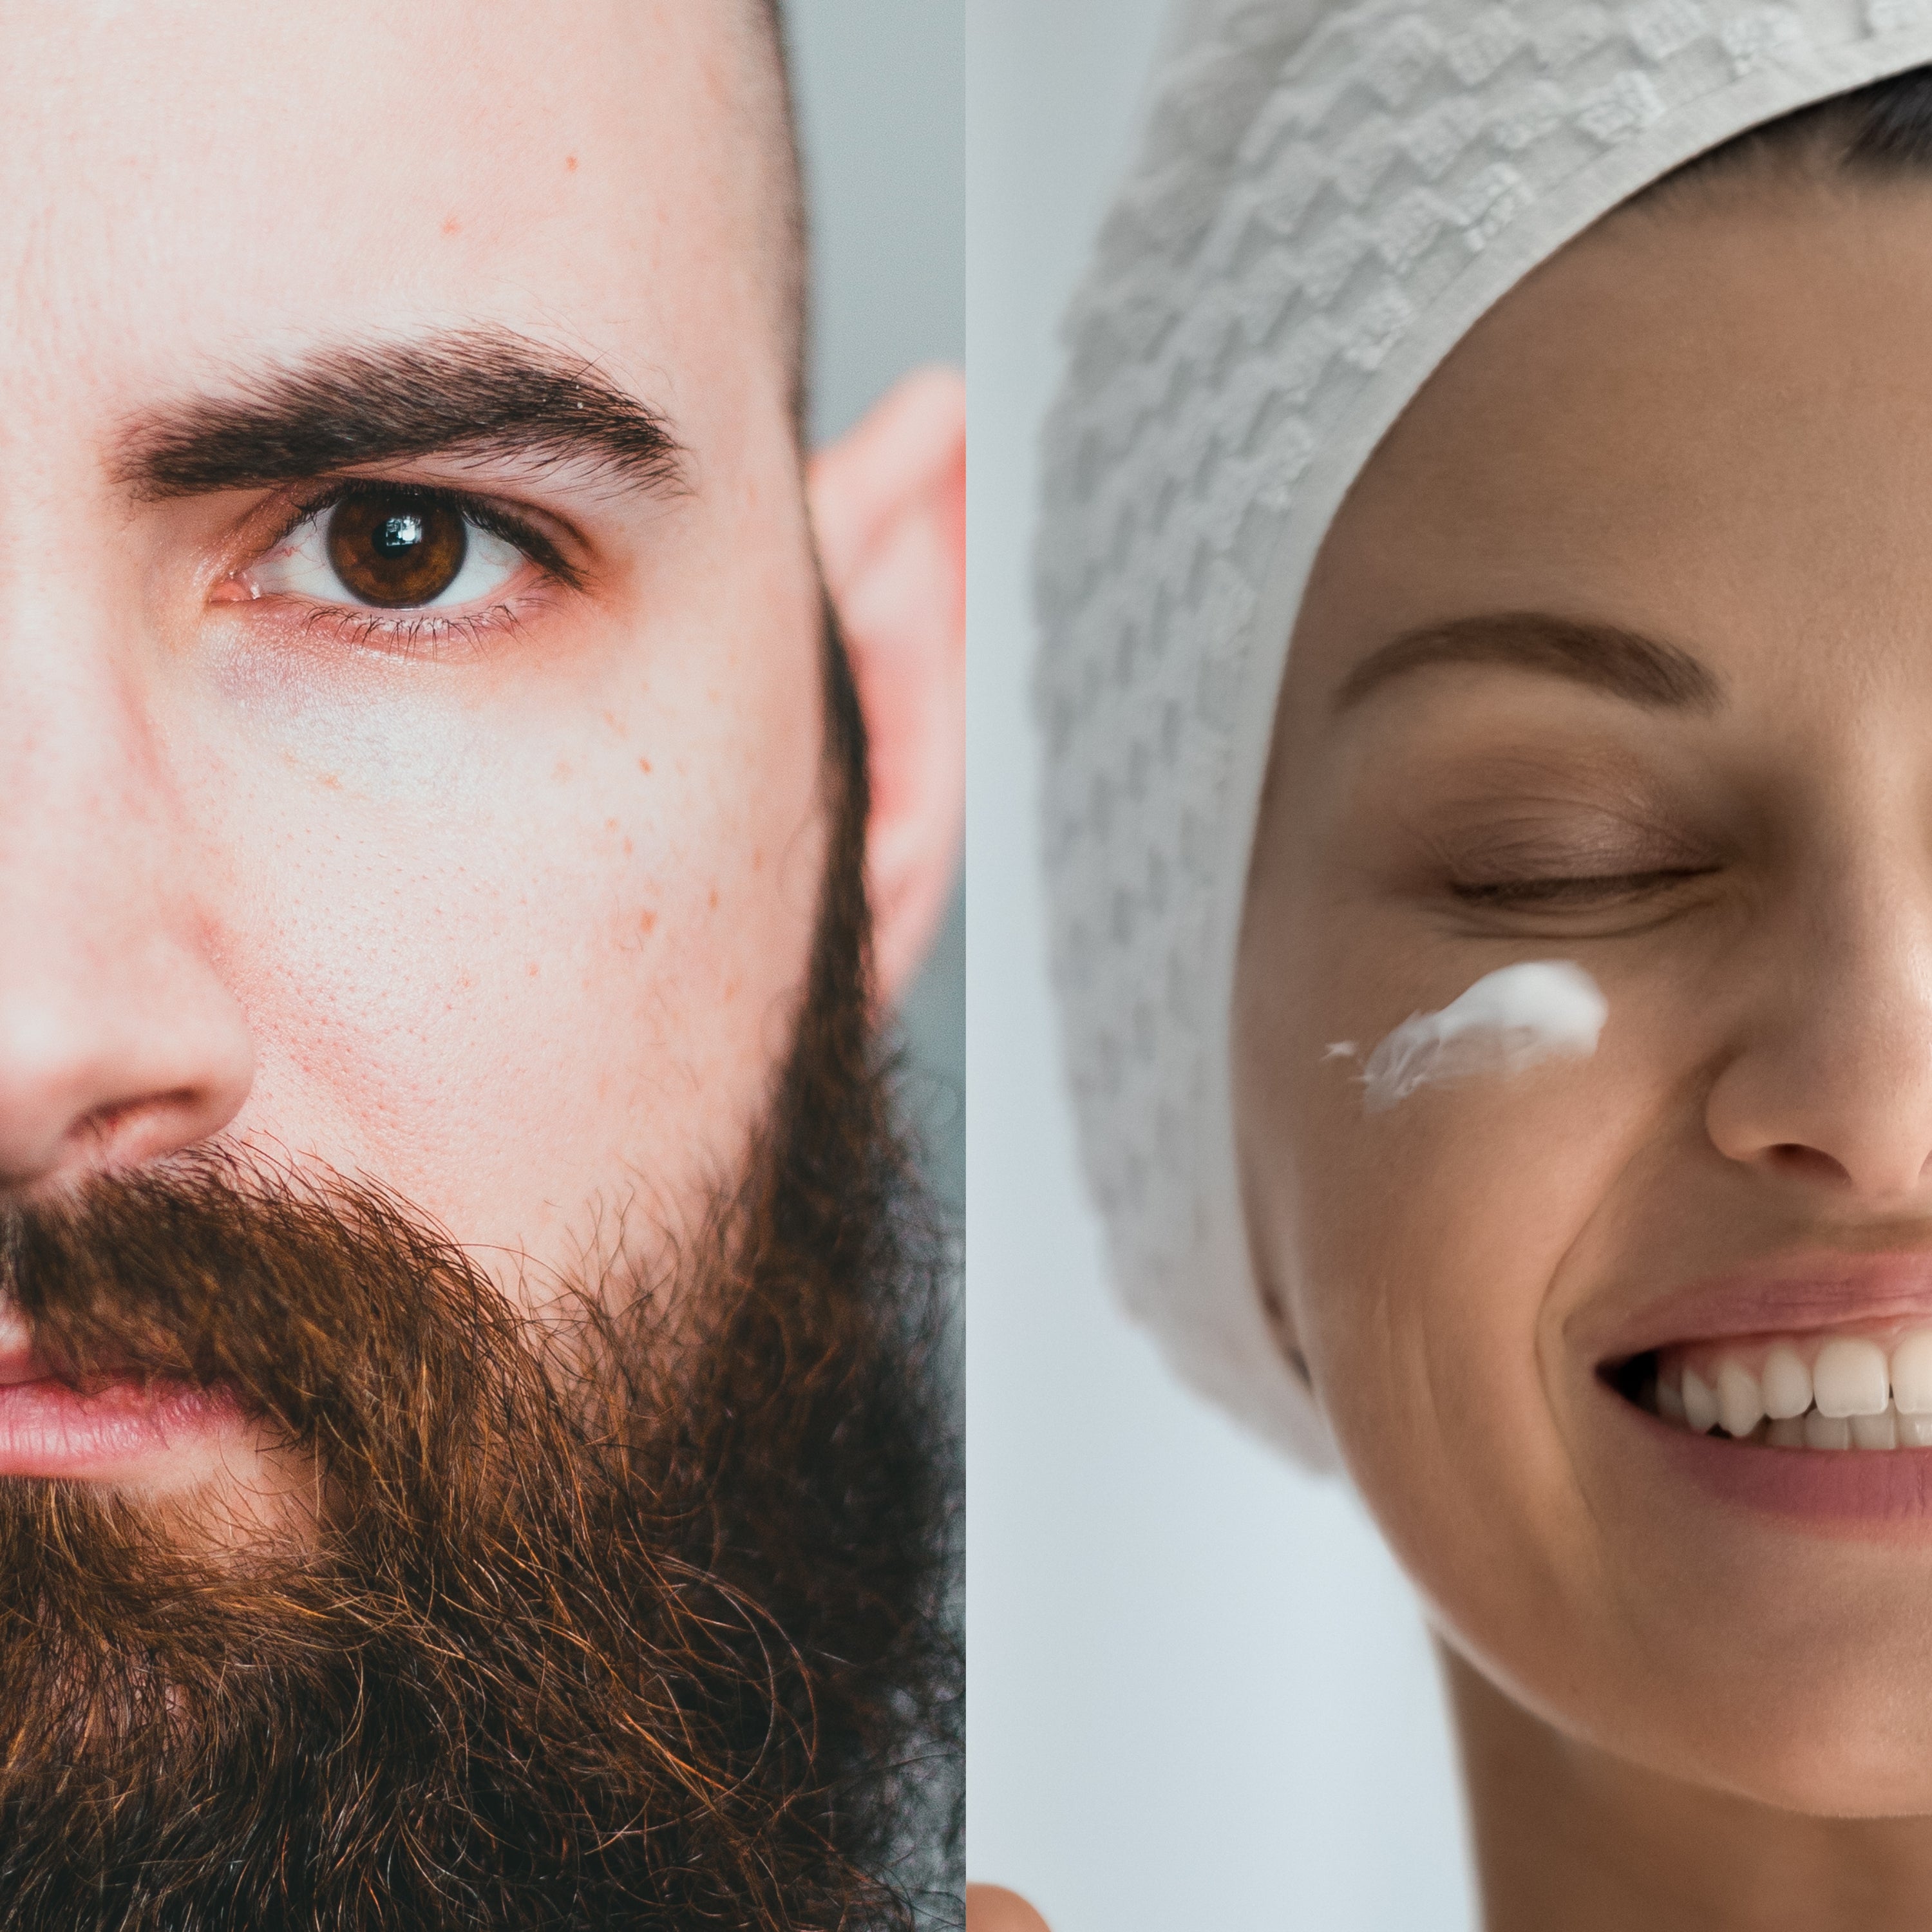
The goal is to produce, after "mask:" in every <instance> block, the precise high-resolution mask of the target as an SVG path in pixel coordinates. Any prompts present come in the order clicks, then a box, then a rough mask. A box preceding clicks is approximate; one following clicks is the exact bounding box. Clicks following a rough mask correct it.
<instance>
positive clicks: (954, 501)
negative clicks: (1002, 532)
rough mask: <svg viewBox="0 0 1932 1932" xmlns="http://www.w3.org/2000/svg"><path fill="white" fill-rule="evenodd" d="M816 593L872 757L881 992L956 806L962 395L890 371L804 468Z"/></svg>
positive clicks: (930, 885)
mask: <svg viewBox="0 0 1932 1932" xmlns="http://www.w3.org/2000/svg"><path fill="white" fill-rule="evenodd" d="M806 489H807V493H808V496H809V498H810V500H811V520H812V523H813V526H814V529H815V530H816V532H817V538H818V554H819V561H820V565H822V567H823V570H824V572H825V585H826V590H827V591H828V592H829V594H830V595H831V598H832V608H833V609H834V610H835V611H836V612H837V613H838V623H839V628H840V629H841V631H843V632H844V637H845V646H846V649H847V651H848V652H850V656H851V660H852V674H853V679H854V680H855V682H856V684H857V685H858V688H859V703H860V705H861V706H862V707H863V709H864V711H865V733H866V736H867V739H868V742H869V744H870V746H871V792H872V810H871V820H870V821H869V823H868V826H867V827H866V835H865V859H866V884H867V888H868V891H869V892H870V894H871V904H872V945H873V958H874V963H875V965H876V968H877V974H878V984H879V993H880V998H882V999H883V1000H885V1001H888V1002H890V1003H894V1004H895V1003H896V1002H897V1001H898V999H899V998H900V997H901V995H903V994H904V992H905V990H906V989H907V986H908V985H909V984H910V982H911V980H912V977H913V974H915V973H916V971H918V969H919V962H921V961H922V959H924V958H925V956H926V949H927V948H928V947H929V946H930V945H931V944H932V938H933V935H934V933H935V931H936V930H937V929H938V925H939V922H940V919H941V916H943V915H944V912H945V910H946V903H947V896H948V895H949V894H950V891H951V889H952V886H953V874H954V871H955V870H956V868H957V866H958V864H959V841H960V832H961V827H962V825H963V823H964V822H965V809H966V385H965V382H964V380H962V378H961V377H960V376H959V374H958V373H957V372H956V371H953V370H950V369H922V370H919V371H915V372H914V373H913V374H911V375H910V376H907V377H904V378H903V379H902V380H901V381H900V382H899V383H897V384H896V385H895V386H894V387H893V388H892V389H891V390H889V392H887V393H886V395H885V396H884V398H883V399H882V400H881V401H879V402H877V404H874V406H873V407H872V409H871V411H870V413H868V415H867V416H865V419H864V420H863V421H862V422H860V423H859V425H857V426H856V428H853V429H851V430H850V431H847V433H846V434H844V436H842V437H840V438H839V439H838V441H837V442H836V443H833V444H832V445H831V446H829V448H827V449H823V450H821V451H820V452H819V453H818V454H817V455H816V456H814V458H812V460H811V467H810V469H809V470H808V472H807V478H806Z"/></svg>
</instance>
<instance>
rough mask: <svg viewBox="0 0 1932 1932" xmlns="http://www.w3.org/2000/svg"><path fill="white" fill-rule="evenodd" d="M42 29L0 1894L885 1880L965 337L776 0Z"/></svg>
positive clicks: (786, 1893) (939, 1584)
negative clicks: (846, 313)
mask: <svg viewBox="0 0 1932 1932" xmlns="http://www.w3.org/2000/svg"><path fill="white" fill-rule="evenodd" d="M5 44H6V46H7V52H8V56H9V57H8V58H7V61H6V62H5V65H4V67H0V101H4V127H5V133H4V134H0V190H4V191H0V260H4V263H5V267H4V272H0V343H4V345H5V354H4V356H0V455H4V463H0V475H4V478H5V483H4V487H0V770H4V772H5V774H6V779H7V783H6V788H5V816H4V821H3V822H4V824H5V835H4V836H0V1311H4V1320H0V1740H4V1748H0V1927H5V1928H24V1927H62V1928H68V1927H115V1928H117V1932H118V1929H119V1928H127V1932H132V1928H136V1927H139V1928H154V1932H160V1928H162V1927H195V1928H196V1929H197V1932H214V1928H225V1927H237V1928H239V1927H249V1928H254V1929H255V1932H259V1928H263V1927H281V1926H290V1927H293V1926H302V1927H330V1928H339V1927H340V1928H346V1927H411V1928H422V1927H437V1926H442V1925H449V1926H456V1925H461V1926H465V1927H475V1926H486V1925H487V1926H499V1925H502V1926H518V1927H522V1926H532V1927H534V1926H545V1927H564V1926H582V1927H592V1926H597V1927H607V1926H615V1925H619V1924H627V1925H628V1924H652V1925H662V1926H676V1927H686V1926H692V1927H695V1926H702V1925H709V1924H718V1925H730V1926H733V1927H739V1926H757V1927H790V1926H814V1927H819V1926H831V1925H834V1924H836V1925H839V1926H862V1925H871V1924H900V1923H903V1922H905V1921H906V1920H907V1918H909V1916H910V1913H911V1912H912V1910H913V1903H912V1900H911V1897H910V1894H911V1893H912V1892H913V1891H914V1890H915V1889H916V1887H917V1886H918V1885H919V1884H921V1883H922V1882H929V1880H930V1876H931V1874H932V1873H933V1872H934V1871H935V1870H941V1871H943V1870H944V1856H943V1854H944V1846H941V1847H940V1851H941V1858H940V1859H939V1861H938V1863H937V1864H935V1861H934V1859H933V1858H932V1855H931V1854H932V1852H933V1849H934V1846H933V1840H934V1838H935V1835H941V1836H943V1835H944V1834H943V1831H942V1830H941V1827H940V1826H935V1823H934V1820H933V1817H932V1806H931V1803H930V1798H931V1793H932V1789H933V1787H935V1784H937V1785H938V1787H941V1788H944V1787H946V1786H947V1784H948V1782H949V1779H950V1767H951V1765H952V1763H953V1760H955V1759H956V1749H957V1700H956V1676H957V1661H956V1654H955V1646H953V1643H952V1641H951V1640H950V1637H949V1635H948V1631H949V1630H950V1624H949V1622H948V1617H947V1602H948V1600H949V1592H950V1550H951V1545H952V1541H953V1535H952V1525H953V1497H954V1485H953V1475H952V1467H953V1459H952V1455H951V1451H950V1447H949V1444H950V1430H951V1424H950V1421H948V1417H949V1415H950V1403H949V1400H948V1394H949V1392H948V1391H947V1389H946V1388H944V1385H943V1368H942V1364H943V1362H944V1351H943V1349H941V1346H940V1318H939V1315H938V1301H937V1299H936V1295H937V1292H938V1282H939V1277H940V1268H939V1262H938V1253H939V1250H938V1244H937V1243H936V1242H935V1239H934V1238H933V1235H932V1224H931V1221H930V1217H929V1216H928V1215H927V1214H926V1211H925V1210H924V1208H923V1207H922V1202H921V1199H920V1196H919V1192H918V1189H917V1185H916V1180H915V1178H914V1176H913V1170H912V1169H911V1167H910V1164H909V1162H908V1159H907V1155H906V1154H905V1152H904V1149H903V1148H902V1145H901V1142H900V1140H899V1139H898V1136H897V1134H896V1132H895V1127H894V1124H893V1119H892V1108H891V1106H890V1104H889V1096H888V1094H887V1091H886V1086H885V1085H884V1080H885V1065H884V1055H883V1052H882V1047H881V1040H882V1029H881V1025H880V1018H881V1016H882V1014H883V1013H885V1012H886V1011H887V1010H889V1007H890V1004H891V1002H892V1000H893V998H895V995H897V993H898V992H899V991H900V990H901V989H902V988H903V986H904V984H905V983H906V981H907V979H908V977H909V976H910V974H911V972H912V971H913V968H914V967H915V965H916V962H917V961H918V959H919V956H920V955H921V953H922V951H923V950H924V947H925V945H926V941H927V940H928V938H929V936H930V935H931V932H932V929H933V926H934V925H935V921H936V918H937V916H938V912H939V910H940V908H941V905H942V904H943V902H944V898H945V895H946V892H947V884H948V880H949V878H950V873H951V870H952V866H953V856H954V849H955V847H956V842H957V836H958V826H959V809H960V802H961V796H960V793H961V766H962V756H963V747H962V743H961V736H962V732H961V719H962V704H963V693H962V655H961V653H962V645H961V616H962V568H963V566H962V502H963V496H962V490H963V468H964V443H963V437H964V431H963V408H962V401H961V398H960V395H959V389H958V386H957V385H956V383H954V382H953V380H951V379H950V378H946V377H926V378H922V379H917V380H913V381H912V382H910V383H909V384H908V385H907V386H903V387H902V388H901V389H900V390H898V391H897V392H895V393H894V395H892V396H891V397H889V398H887V399H886V401H885V402H884V403H883V404H881V405H880V407H879V408H878V410H877V411H875V412H874V415H873V416H871V418H870V419H868V421H867V422H865V423H864V424H862V425H860V427H859V428H858V429H857V430H856V431H854V432H853V434H851V435H850V437H847V439H846V440H845V441H844V443H842V444H841V445H840V446H838V447H836V448H835V449H832V450H831V451H829V452H826V453H825V454H823V455H821V456H820V458H817V460H815V461H814V463H813V464H812V465H811V466H809V468H808V469H807V468H806V467H805V466H804V465H802V463H801V460H800V456H799V440H798V425H799V421H800V419H801V408H802V398H801V384H800V381H799V368H800V364H801V353H802V352H801V345H802V313H801V311H802V295H801V290H802V235H801V223H800V220H799V213H798V208H799V197H798V188H797V180H796V171H795V166H794V163H793V149H792V142H791V139H790V122H789V115H788V109H787V101H786V94H785V82H784V68H783V62H782V55H781V50H780V44H779V41H778V34H777V28H776V22H775V20H774V18H773V17H772V13H771V12H770V10H769V7H768V5H766V4H764V0H520V4H519V5H517V6H516V7H493V8H477V7H469V6H465V5H461V4H460V0H434V4H430V5H423V6H419V7H410V8H397V7H386V6H383V7H379V6H375V5H364V4H362V0H345V4H343V5H336V6H332V7H329V8H327V9H326V10H315V9H311V8H306V7H256V6H248V5H243V4H242V0H206V3H205V4H202V5H197V6H196V7H193V8H181V7H161V6H160V5H148V4H145V0H136V4H133V5H115V6H113V7H109V6H107V5H97V4H95V0H86V4H82V5H74V6H63V7H43V6H24V5H11V6H9V7H7V9H6V13H5ZM868 740H869V755H868ZM868 903H869V907H870V911H869V913H868ZM942 1809H943V1808H942ZM941 1824H942V1825H943V1820H941Z"/></svg>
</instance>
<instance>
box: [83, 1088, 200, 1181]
mask: <svg viewBox="0 0 1932 1932" xmlns="http://www.w3.org/2000/svg"><path fill="white" fill-rule="evenodd" d="M207 1106H208V1096H207V1095H206V1094H202V1093H199V1092H197V1091H196V1090H195V1089H194V1088H191V1087H180V1088H175V1089H174V1090H173V1091H172V1092H169V1093H166V1094H145V1095H143V1096H142V1097H141V1098H140V1099H139V1100H121V1101H115V1102H113V1103H110V1104H108V1105H107V1106H100V1107H95V1108H94V1109H92V1110H91V1111H90V1112H88V1113H86V1114H84V1115H82V1116H81V1118H80V1119H79V1120H77V1121H74V1124H72V1125H71V1127H69V1128H68V1130H67V1133H66V1134H65V1136H64V1137H63V1138H64V1139H65V1143H66V1148H67V1150H68V1152H69V1153H70V1154H71V1155H73V1156H75V1157H78V1160H79V1163H80V1164H82V1165H85V1166H88V1167H91V1168H96V1169H99V1168H108V1167H138V1166H140V1165H141V1164H142V1162H144V1161H145V1160H148V1159H149V1158H151V1157H152V1156H153V1155H154V1154H158V1153H160V1152H161V1151H163V1150H164V1149H165V1148H169V1147H172V1146H175V1145H179V1143H180V1142H181V1139H183V1138H184V1136H183V1134H182V1133H181V1128H182V1125H183V1124H184V1122H186V1121H192V1120H193V1119H194V1118H196V1116H197V1115H200V1114H202V1112H205V1110H206V1109H207ZM190 1137H191V1136H190Z"/></svg>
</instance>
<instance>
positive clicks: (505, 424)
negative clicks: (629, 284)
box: [114, 329, 685, 500]
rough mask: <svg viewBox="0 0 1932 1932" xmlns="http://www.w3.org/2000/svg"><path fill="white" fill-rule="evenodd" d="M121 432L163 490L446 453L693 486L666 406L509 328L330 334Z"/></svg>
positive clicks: (136, 483) (667, 487) (140, 491)
mask: <svg viewBox="0 0 1932 1932" xmlns="http://www.w3.org/2000/svg"><path fill="white" fill-rule="evenodd" d="M118 443H119V446H118V451H117V460H116V461H115V466H114V467H115V475H116V477H117V479H118V481H121V483H123V484H125V485H126V486H127V487H129V488H130V489H131V490H133V492H134V493H135V494H136V496H139V497H142V498H143V499H148V500H156V499H163V498H167V497H173V496H200V495H203V494H205V493H209V492H211V491H214V490H250V489H263V488H266V487H272V486H273V485H275V484H281V483H291V482H300V481H304V480H305V479H307V478H311V477H317V476H326V475H332V474H333V473H335V472H338V471H341V470H344V469H353V468H355V467H356V466H359V465H363V464H368V463H394V462H398V461H401V460H406V459H408V458H419V457H425V456H435V455H454V456H457V457H460V458H472V459H475V458H503V457H508V458H516V459H517V460H520V461H522V462H524V463H534V464H535V465H536V466H538V467H539V468H544V467H556V466H562V465H564V464H566V463H568V464H569V465H571V466H573V467H577V466H585V467H588V468H589V469H592V470H601V471H602V472H604V473H605V475H607V477H608V478H609V479H610V481H612V482H613V483H614V484H617V485H618V486H619V487H622V488H625V489H636V490H647V491H649V492H651V493H657V494H670V493H676V492H677V491H679V490H681V489H682V488H683V487H685V473H684V455H685V452H684V450H683V449H682V446H681V445H680V444H679V442H678V440H677V438H676V435H675V434H673V431H672V428H671V425H670V421H669V419H667V417H666V416H664V414H663V413H661V411H659V410H656V409H654V408H653V407H651V406H650V405H649V404H646V403H645V402H643V401H641V400H640V399H639V398H637V397H635V396H633V395H629V394H628V393H627V392H625V391H624V390H623V389H620V388H619V387H618V386H616V385H615V384H613V383H611V382H610V381H609V380H607V379H606V378H605V377H603V376H601V375H599V374H597V373H596V372H595V368H594V367H593V365H592V363H591V362H589V360H587V359H585V358H584V357H582V356H568V355H565V354H564V353H561V352H559V350H555V349H553V348H550V347H547V346H546V345H544V344H541V343H538V342H535V341H531V340H529V338H526V337H523V336H520V335H516V334H514V332H511V331H509V330H506V329H468V330H458V331H453V332H440V333H437V334H435V335H428V336H422V337H416V338H405V339H403V340H399V341H354V342H348V343H342V344H334V345H326V346H324V347H321V348H319V349H317V350H312V351H311V352H310V353H308V354H307V355H305V356H303V357H302V358H301V359H299V361H296V362H289V363H284V364H279V365H267V366H264V367H261V368H252V369H249V370H247V371H244V372H242V374H240V376H239V377H238V378H237V380H235V381H234V382H233V383H232V385H225V386H223V387H221V388H220V389H215V390H212V391H208V392H202V393H200V394H196V395H188V396H187V397H185V398H181V400H178V401H174V402H171V403H167V404H161V405H159V406H157V407H155V408H154V409H151V410H146V411H143V412H142V413H139V414H138V415H136V416H133V417H131V418H130V419H127V421H126V422H124V424H123V425H122V426H121V433H120V437H119V439H118Z"/></svg>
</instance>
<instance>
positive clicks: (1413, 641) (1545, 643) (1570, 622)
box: [1334, 610, 1724, 711]
mask: <svg viewBox="0 0 1932 1932" xmlns="http://www.w3.org/2000/svg"><path fill="white" fill-rule="evenodd" d="M1428 664H1507V665H1509V666H1511V667H1513V668H1514V669H1516V670H1528V671H1538V672H1541V673H1544V675H1546V676H1551V677H1563V678H1568V679H1571V680H1573V681H1574V682H1577V683H1579V684H1587V685H1592V686H1594V687H1595V688H1596V689H1598V690H1599V691H1608V692H1610V694H1611V695H1612V696H1613V697H1622V698H1625V699H1627V700H1628V701H1629V702H1630V703H1632V704H1641V705H1643V706H1646V707H1647V708H1649V709H1653V710H1657V709H1672V710H1691V711H1714V710H1715V709H1717V707H1718V706H1719V705H1720V704H1721V703H1723V701H1724V688H1723V686H1722V685H1721V684H1720V683H1719V682H1718V679H1717V676H1716V675H1715V673H1713V672H1712V671H1710V670H1707V669H1706V667H1704V666H1703V664H1700V663H1699V662H1698V661H1697V659H1696V658H1694V657H1693V656H1691V654H1690V652H1688V651H1686V650H1684V649H1680V648H1679V646H1677V645H1676V644H1669V643H1660V642H1659V641H1658V640H1657V639H1656V638H1655V637H1642V636H1640V635H1639V634H1638V633H1637V632H1636V631H1626V630H1623V629H1621V628H1619V627H1618V626H1617V625H1614V624H1598V623H1592V622H1587V621H1585V620H1581V619H1576V618H1571V617H1556V616H1550V615H1548V614H1547V613H1544V612H1543V611H1540V610H1505V611H1501V612H1498V613H1495V614H1494V615H1492V616H1477V617H1457V618H1455V619H1452V620H1451V621H1450V622H1447V623H1442V624H1424V625H1421V626H1419V627H1418V628H1416V629H1415V630H1412V631H1403V633H1402V634H1401V635H1400V637H1393V638H1391V640H1389V641H1388V643H1385V644H1384V645H1382V646H1380V647H1379V649H1376V650H1374V651H1373V652H1370V654H1369V655H1368V656H1367V657H1366V658H1364V659H1363V660H1362V661H1361V663H1360V664H1358V665H1356V667H1355V669H1354V670H1352V671H1351V672H1350V673H1349V675H1348V676H1347V677H1346V678H1345V679H1343V682H1342V688H1340V690H1339V691H1337V693H1336V694H1335V703H1334V709H1336V710H1337V711H1346V710H1348V709H1349V708H1350V707H1351V706H1354V705H1356V704H1359V703H1361V701H1362V700H1363V699H1364V698H1365V697H1367V696H1368V694H1369V693H1370V691H1375V690H1377V689H1379V688H1380V687H1381V686H1382V685H1385V684H1386V683H1388V682H1389V680H1390V679H1392V678H1397V677H1400V676H1402V675H1403V673H1405V672H1408V671H1412V670H1421V669H1422V668H1423V667H1424V666H1425V665H1428Z"/></svg>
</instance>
